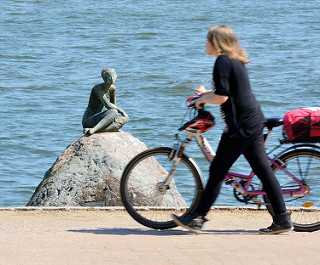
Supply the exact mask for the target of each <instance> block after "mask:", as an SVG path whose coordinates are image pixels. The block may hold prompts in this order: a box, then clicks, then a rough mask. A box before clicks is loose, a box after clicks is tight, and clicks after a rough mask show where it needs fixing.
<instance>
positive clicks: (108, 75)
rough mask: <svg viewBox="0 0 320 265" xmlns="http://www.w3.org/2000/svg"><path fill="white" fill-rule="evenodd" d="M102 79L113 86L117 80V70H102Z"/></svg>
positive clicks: (106, 68) (107, 68)
mask: <svg viewBox="0 0 320 265" xmlns="http://www.w3.org/2000/svg"><path fill="white" fill-rule="evenodd" d="M101 77H102V79H103V80H104V82H105V83H106V84H110V85H111V84H113V83H114V82H116V80H117V73H116V70H115V69H114V68H112V67H105V68H103V69H102V72H101Z"/></svg>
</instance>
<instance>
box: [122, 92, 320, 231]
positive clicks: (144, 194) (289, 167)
mask: <svg viewBox="0 0 320 265" xmlns="http://www.w3.org/2000/svg"><path fill="white" fill-rule="evenodd" d="M195 98H196V97H191V98H189V99H188V100H187V107H188V110H187V112H189V113H191V112H192V111H195V112H197V113H198V115H197V116H196V118H194V119H191V120H190V121H188V122H186V123H185V124H184V125H183V126H181V127H180V128H179V129H178V130H179V133H180V132H181V131H182V132H185V133H186V134H187V136H186V137H185V138H184V139H180V138H179V133H177V134H176V139H175V142H174V144H173V147H154V148H150V149H147V150H146V151H143V152H141V153H140V154H138V155H136V156H135V157H134V158H133V159H132V160H131V161H130V162H129V163H128V164H127V166H126V167H125V169H124V171H123V174H122V177H121V182H120V194H121V199H122V202H123V204H124V206H125V208H126V210H127V211H128V213H129V214H130V215H131V216H132V217H133V218H134V219H135V220H136V221H137V222H139V223H140V224H142V225H144V226H147V227H150V228H154V229H160V230H162V229H170V228H174V227H176V226H177V225H176V224H175V223H174V222H173V220H172V217H171V215H172V213H174V214H176V215H178V216H184V215H187V214H188V213H190V212H192V211H193V210H194V209H195V207H196V205H197V203H198V201H199V198H200V194H201V192H202V191H203V190H204V181H203V177H202V173H201V170H200V168H199V167H198V165H197V164H196V162H195V161H194V160H193V159H192V158H190V157H189V156H188V155H187V154H186V153H185V149H186V147H187V146H188V145H189V144H190V143H191V141H192V139H193V138H195V140H196V142H197V143H198V146H199V147H200V149H201V151H202V153H203V154H204V156H205V157H206V159H207V160H208V162H211V161H212V159H214V156H215V153H214V152H213V150H212V148H211V146H210V144H209V142H208V141H207V139H206V138H205V137H203V134H204V133H205V132H206V131H208V130H210V129H211V128H212V127H213V126H214V125H215V121H214V117H213V116H212V114H211V113H210V112H208V111H206V110H203V109H201V110H195V109H194V103H193V101H194V99H195ZM282 124H283V120H282V118H271V119H267V121H266V123H265V128H267V133H266V134H265V145H266V144H267V142H268V140H269V138H270V135H271V132H272V130H273V128H275V127H278V126H281V125H282ZM288 143H290V142H289V141H288V140H285V139H281V140H280V143H279V145H278V146H276V147H275V148H273V149H272V150H271V151H270V152H268V159H269V161H270V165H271V167H272V170H273V171H274V173H275V175H276V177H277V179H278V180H279V182H280V185H281V189H282V193H283V195H284V198H285V201H286V205H287V208H288V210H289V211H291V212H292V215H291V218H292V221H293V225H294V230H295V231H298V232H312V231H317V230H319V229H320V208H319V205H320V196H319V195H320V178H319V175H320V147H319V146H318V145H316V144H315V143H305V142H303V143H292V145H291V146H290V147H287V148H285V150H282V151H281V152H280V153H279V154H276V155H275V154H274V151H275V150H277V149H278V148H280V146H282V145H283V144H288ZM271 154H273V158H271V157H270V155H271ZM254 176H255V174H254V172H253V171H251V173H250V174H249V175H244V174H240V173H235V172H228V173H227V175H226V176H225V183H226V184H227V185H231V186H232V187H233V195H234V196H235V198H236V199H237V200H238V201H240V202H242V203H245V204H249V203H251V204H255V205H257V206H258V207H259V208H260V207H261V206H263V205H264V206H265V207H266V208H267V210H268V211H269V213H270V214H271V215H274V214H273V210H272V206H271V204H270V202H269V200H268V197H267V195H266V193H265V191H264V190H263V186H262V184H261V182H260V183H254V181H253V178H254ZM261 197H262V200H261Z"/></svg>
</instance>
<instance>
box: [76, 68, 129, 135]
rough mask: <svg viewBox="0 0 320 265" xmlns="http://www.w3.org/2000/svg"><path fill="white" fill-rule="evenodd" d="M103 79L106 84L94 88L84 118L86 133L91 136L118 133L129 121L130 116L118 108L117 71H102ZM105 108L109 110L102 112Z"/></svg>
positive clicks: (108, 69)
mask: <svg viewBox="0 0 320 265" xmlns="http://www.w3.org/2000/svg"><path fill="white" fill-rule="evenodd" d="M101 77H102V79H103V80H104V83H101V84H99V85H96V86H94V87H93V88H92V90H91V95H90V99H89V104H88V107H87V109H86V111H85V112H84V114H83V118H82V126H83V129H84V133H85V134H89V135H90V134H94V133H96V132H117V131H119V129H120V128H121V127H122V126H123V125H124V124H125V123H127V122H128V121H129V117H128V115H127V114H126V113H125V112H124V111H123V110H122V109H120V108H119V107H117V106H116V87H115V86H114V85H113V83H114V82H115V81H116V79H117V73H116V71H115V69H114V68H110V67H106V68H104V69H102V72H101ZM103 107H106V108H107V110H105V111H102V109H103ZM119 113H120V114H121V115H122V116H120V115H119Z"/></svg>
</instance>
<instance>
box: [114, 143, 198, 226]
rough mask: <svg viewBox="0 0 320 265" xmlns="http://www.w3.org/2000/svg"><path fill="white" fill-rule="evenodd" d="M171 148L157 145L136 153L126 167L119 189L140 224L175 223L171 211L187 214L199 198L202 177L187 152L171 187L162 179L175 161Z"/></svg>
mask: <svg viewBox="0 0 320 265" xmlns="http://www.w3.org/2000/svg"><path fill="white" fill-rule="evenodd" d="M171 151H172V149H171V148H167V147H157V148H151V149H148V150H146V151H144V152H142V153H140V154H138V155H137V156H136V157H134V158H133V159H132V160H131V161H130V162H129V164H128V165H127V166H126V168H125V169H124V171H123V174H122V178H121V183H120V193H121V198H122V202H123V204H124V206H125V208H126V210H127V211H128V213H129V214H130V215H131V216H132V217H133V218H134V219H135V220H136V221H137V222H139V223H140V224H142V225H144V226H147V227H151V228H154V229H169V228H173V227H176V224H175V223H174V222H173V220H172V217H171V215H172V214H173V213H174V214H176V215H178V216H182V215H186V214H187V213H189V212H191V211H192V210H193V209H194V207H195V206H196V204H197V202H198V200H199V199H200V193H201V191H202V190H203V181H202V177H201V174H200V172H199V169H198V167H197V165H196V164H195V162H193V160H192V159H190V158H189V157H188V156H186V155H185V154H183V155H182V157H181V161H180V163H179V165H178V167H177V169H176V172H175V174H174V177H173V180H172V181H171V182H170V185H169V187H163V185H162V184H163V181H164V180H165V179H166V177H167V176H168V174H169V173H168V172H170V170H171V169H172V166H173V164H174V162H173V161H170V159H169V155H170V153H171Z"/></svg>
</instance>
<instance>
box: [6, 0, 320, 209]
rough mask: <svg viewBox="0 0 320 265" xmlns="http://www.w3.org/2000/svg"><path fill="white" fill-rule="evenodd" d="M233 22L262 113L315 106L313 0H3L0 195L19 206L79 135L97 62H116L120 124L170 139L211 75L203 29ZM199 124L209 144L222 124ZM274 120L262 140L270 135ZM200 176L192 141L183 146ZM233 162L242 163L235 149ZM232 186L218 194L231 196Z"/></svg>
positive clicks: (319, 16) (318, 67)
mask: <svg viewBox="0 0 320 265" xmlns="http://www.w3.org/2000/svg"><path fill="white" fill-rule="evenodd" d="M216 24H227V25H229V26H231V27H232V28H233V29H234V30H235V32H236V33H237V35H238V36H239V39H240V42H241V45H242V46H243V48H244V49H246V50H247V51H248V52H249V59H250V61H251V63H250V64H249V65H248V71H249V75H250V80H251V85H252V89H253V91H254V93H255V95H256V97H257V99H258V100H259V102H260V103H261V106H262V109H263V112H264V114H265V116H266V117H270V116H272V117H274V116H283V115H284V113H285V112H286V111H288V110H290V109H295V108H302V107H310V106H320V102H319V98H320V57H319V54H320V48H319V43H320V1H318V0H316V1H293V0H291V1H290V0H289V1H275V0H270V1H249V0H241V1H238V0H234V1H204V0H200V1H191V0H182V1H169V0H167V1H165V0H164V1H159V0H155V1H146V0H138V1H124V0H118V1H101V0H95V1H90V0H87V1H85V0H68V1H61V0H56V1H48V0H1V2H0V73H1V74H0V102H1V123H0V124H1V127H0V207H15V206H25V205H26V203H27V202H28V200H29V199H30V197H31V195H32V194H33V192H34V190H35V188H36V186H37V185H38V184H39V182H40V181H41V180H42V178H43V176H44V174H45V172H46V171H47V170H48V169H49V168H50V167H51V165H52V164H53V163H54V162H55V160H56V158H57V156H58V155H59V154H60V153H61V152H62V151H63V150H64V149H65V148H66V147H67V146H68V145H69V144H70V143H72V142H73V141H74V140H76V139H77V138H78V137H80V136H81V135H82V126H81V119H82V115H83V112H84V110H85V108H86V106H87V103H88V99H89V95H90V90H91V88H92V87H93V86H94V85H95V84H98V83H101V82H102V79H101V77H100V72H101V70H102V68H104V67H107V66H110V67H114V68H115V69H116V71H117V73H118V80H117V81H116V83H115V85H116V87H117V105H118V106H119V107H121V108H122V109H124V110H125V111H126V112H127V113H128V115H129V116H130V122H129V123H128V124H126V125H125V126H124V127H123V128H122V129H123V130H124V131H127V132H130V133H131V134H132V135H133V136H135V137H137V138H139V139H140V140H141V141H143V142H144V143H146V144H147V145H148V146H149V147H151V146H159V145H164V146H167V145H169V146H170V145H172V143H173V140H174V134H175V133H176V129H177V128H178V127H179V125H180V124H181V119H182V117H183V115H184V112H185V107H184V102H185V100H186V98H187V97H189V96H191V95H193V90H194V88H195V87H196V86H198V85H204V86H207V87H210V83H211V74H212V67H213V64H214V58H213V57H211V56H206V55H205V42H206V34H207V30H208V28H209V27H210V26H212V25H216ZM208 110H210V111H211V112H212V113H213V114H215V116H217V123H218V124H217V125H216V127H215V128H214V129H212V130H211V131H209V132H208V133H207V138H208V140H209V142H210V143H211V144H212V146H213V148H214V149H215V147H216V146H217V143H218V141H219V136H220V134H221V131H222V128H223V127H224V125H223V121H222V119H221V118H220V116H219V111H218V107H217V106H210V107H208ZM280 136H281V129H279V130H278V131H275V133H274V137H273V138H272V140H271V143H270V146H273V145H276V144H277V138H279V137H280ZM188 154H189V155H191V156H193V157H195V159H196V160H197V161H199V163H200V166H201V168H202V169H203V171H204V175H205V176H207V171H206V169H207V168H208V164H207V163H206V162H205V161H204V160H203V159H202V158H201V153H200V152H199V151H197V149H196V145H194V146H192V147H191V148H190V150H189V152H188ZM235 168H236V169H237V170H238V169H241V170H245V171H249V168H248V166H247V164H246V163H245V162H244V161H242V160H240V161H239V162H238V163H237V164H236V165H235ZM230 191H231V189H230V188H229V187H225V186H224V187H223V189H222V193H221V196H220V197H219V198H218V201H217V204H220V205H235V204H237V201H236V200H235V199H234V198H233V197H232V194H231V193H230Z"/></svg>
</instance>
